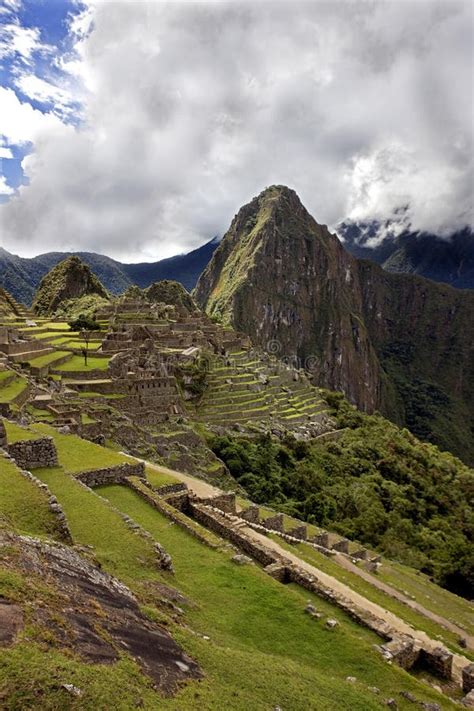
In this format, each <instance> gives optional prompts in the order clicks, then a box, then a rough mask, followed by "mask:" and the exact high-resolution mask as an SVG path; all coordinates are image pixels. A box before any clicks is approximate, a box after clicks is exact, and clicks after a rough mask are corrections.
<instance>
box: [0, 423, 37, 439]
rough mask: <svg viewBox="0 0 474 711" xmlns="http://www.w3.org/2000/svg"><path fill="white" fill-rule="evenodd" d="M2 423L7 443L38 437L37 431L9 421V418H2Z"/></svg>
mask: <svg viewBox="0 0 474 711" xmlns="http://www.w3.org/2000/svg"><path fill="white" fill-rule="evenodd" d="M3 424H4V425H5V430H6V432H7V441H8V443H9V444H13V443H14V442H21V441H23V440H25V439H38V437H40V435H39V434H38V433H37V432H32V431H31V430H30V429H27V428H26V427H20V425H17V424H16V423H15V422H10V420H3Z"/></svg>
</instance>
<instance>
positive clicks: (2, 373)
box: [0, 370, 16, 385]
mask: <svg viewBox="0 0 474 711" xmlns="http://www.w3.org/2000/svg"><path fill="white" fill-rule="evenodd" d="M15 375H16V373H15V371H14V370H0V385H1V384H2V382H3V381H4V380H8V378H11V377H14V376H15Z"/></svg>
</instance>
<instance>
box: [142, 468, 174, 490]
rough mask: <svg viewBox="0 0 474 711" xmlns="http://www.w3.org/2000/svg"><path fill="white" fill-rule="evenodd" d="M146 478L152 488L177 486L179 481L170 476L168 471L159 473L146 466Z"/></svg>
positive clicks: (164, 470)
mask: <svg viewBox="0 0 474 711" xmlns="http://www.w3.org/2000/svg"><path fill="white" fill-rule="evenodd" d="M157 466H158V465H157ZM145 472H146V478H147V479H148V481H149V482H150V484H151V485H152V486H156V487H159V486H165V485H166V484H177V483H178V482H179V479H176V478H175V477H173V476H172V475H171V474H168V472H167V471H166V469H163V471H157V470H156V469H152V468H151V467H148V466H145Z"/></svg>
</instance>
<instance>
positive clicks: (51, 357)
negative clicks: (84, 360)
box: [28, 351, 71, 368]
mask: <svg viewBox="0 0 474 711" xmlns="http://www.w3.org/2000/svg"><path fill="white" fill-rule="evenodd" d="M70 355H71V354H70V352H69V351H53V352H52V353H47V354H46V355H44V356H39V358H31V359H30V360H29V361H28V363H29V365H30V366H32V367H33V368H43V367H44V366H45V365H50V364H52V363H55V362H56V361H57V360H60V359H61V358H64V357H66V356H70Z"/></svg>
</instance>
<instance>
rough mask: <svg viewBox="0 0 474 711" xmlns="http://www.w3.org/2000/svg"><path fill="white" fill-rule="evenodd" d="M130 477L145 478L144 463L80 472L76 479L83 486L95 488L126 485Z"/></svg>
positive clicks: (124, 464) (117, 465)
mask: <svg viewBox="0 0 474 711" xmlns="http://www.w3.org/2000/svg"><path fill="white" fill-rule="evenodd" d="M130 476H138V477H144V476H145V465H144V464H143V462H134V463H130V464H129V463H127V462H124V463H123V464H116V465H114V466H112V467H101V468H100V469H91V470H89V471H85V472H79V473H78V474H77V475H76V479H79V481H82V483H83V484H86V485H87V486H90V487H91V488H93V487H94V486H101V485H102V484H124V483H127V479H128V477H130Z"/></svg>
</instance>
